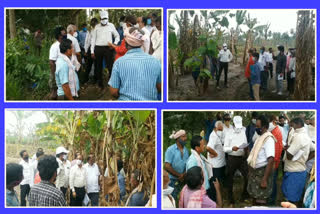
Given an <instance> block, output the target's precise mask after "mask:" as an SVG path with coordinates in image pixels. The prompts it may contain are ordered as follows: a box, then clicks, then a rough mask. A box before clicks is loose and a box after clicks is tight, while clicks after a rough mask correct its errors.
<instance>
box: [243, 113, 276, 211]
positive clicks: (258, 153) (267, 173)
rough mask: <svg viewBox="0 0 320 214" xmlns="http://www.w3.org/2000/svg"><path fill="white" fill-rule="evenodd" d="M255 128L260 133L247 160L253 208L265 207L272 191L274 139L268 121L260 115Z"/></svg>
mask: <svg viewBox="0 0 320 214" xmlns="http://www.w3.org/2000/svg"><path fill="white" fill-rule="evenodd" d="M256 124H257V128H259V129H261V132H259V134H257V135H258V136H257V138H256V140H255V142H254V144H253V148H252V149H251V151H250V154H249V157H248V159H247V161H248V165H249V175H248V177H249V178H248V188H247V190H248V193H249V194H250V196H251V197H252V198H253V199H254V204H253V205H255V206H263V205H264V206H265V205H266V203H267V199H268V198H270V196H271V193H272V190H273V185H272V184H273V173H272V169H273V165H274V157H275V142H276V139H275V137H274V136H273V135H272V133H271V132H269V131H268V129H269V121H268V119H267V118H266V117H265V116H264V115H261V116H259V117H258V119H257V123H256Z"/></svg>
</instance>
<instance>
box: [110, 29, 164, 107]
mask: <svg viewBox="0 0 320 214" xmlns="http://www.w3.org/2000/svg"><path fill="white" fill-rule="evenodd" d="M124 38H125V42H126V48H127V50H128V52H127V53H126V54H125V55H124V56H122V57H120V58H119V59H117V61H116V62H115V63H114V66H113V70H112V75H111V78H110V80H109V86H110V94H111V95H112V96H113V97H115V98H117V99H118V100H126V101H128V100H130V101H133V100H138V101H151V100H157V99H158V93H160V92H161V63H160V61H159V60H157V59H156V58H155V57H153V56H151V55H149V54H147V53H144V52H143V50H142V49H141V47H142V45H143V44H144V41H145V40H146V39H147V36H146V35H145V34H144V32H143V31H142V30H141V29H139V28H136V27H131V28H130V29H129V32H125V35H124Z"/></svg>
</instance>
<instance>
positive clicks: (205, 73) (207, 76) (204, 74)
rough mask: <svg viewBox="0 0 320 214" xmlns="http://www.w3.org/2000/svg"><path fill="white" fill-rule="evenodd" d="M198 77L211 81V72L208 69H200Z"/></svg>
mask: <svg viewBox="0 0 320 214" xmlns="http://www.w3.org/2000/svg"><path fill="white" fill-rule="evenodd" d="M199 76H200V77H201V78H202V79H212V75H211V72H210V71H209V70H208V69H201V70H200V74H199Z"/></svg>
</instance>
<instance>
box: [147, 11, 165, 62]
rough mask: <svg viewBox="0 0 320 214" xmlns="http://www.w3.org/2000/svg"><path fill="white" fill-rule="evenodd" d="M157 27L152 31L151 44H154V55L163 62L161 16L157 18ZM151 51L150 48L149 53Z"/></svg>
mask: <svg viewBox="0 0 320 214" xmlns="http://www.w3.org/2000/svg"><path fill="white" fill-rule="evenodd" d="M155 23H156V28H155V30H153V31H152V33H151V44H152V51H153V52H152V56H154V57H155V58H157V59H159V60H160V62H161V58H162V30H161V17H157V19H156V20H155ZM150 52H151V51H150V50H149V53H150Z"/></svg>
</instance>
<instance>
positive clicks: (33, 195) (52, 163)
mask: <svg viewBox="0 0 320 214" xmlns="http://www.w3.org/2000/svg"><path fill="white" fill-rule="evenodd" d="M58 167H59V165H58V162H57V160H56V157H54V156H52V155H45V156H43V157H42V158H40V160H39V162H38V170H39V175H40V177H41V182H40V183H38V184H35V185H34V186H33V187H31V190H30V194H29V196H28V201H29V205H30V206H34V207H54V206H66V201H65V199H64V195H63V193H62V192H61V191H60V190H59V189H58V188H56V186H55V185H54V182H55V180H56V177H57V169H58Z"/></svg>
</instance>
